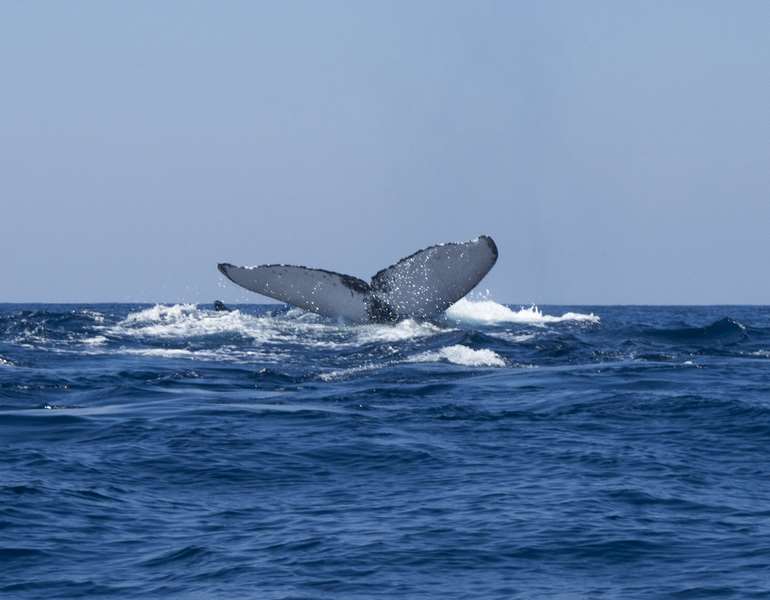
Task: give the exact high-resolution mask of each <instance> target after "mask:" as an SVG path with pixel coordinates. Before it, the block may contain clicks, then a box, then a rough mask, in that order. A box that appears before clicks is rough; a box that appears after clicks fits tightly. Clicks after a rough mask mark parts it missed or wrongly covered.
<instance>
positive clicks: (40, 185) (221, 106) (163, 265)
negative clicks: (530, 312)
mask: <svg viewBox="0 0 770 600" xmlns="http://www.w3.org/2000/svg"><path fill="white" fill-rule="evenodd" d="M769 26H770V2H767V1H766V0H761V1H751V0H745V1H742V2H735V3H733V2H709V1H695V0H689V1H681V2H641V1H638V2H637V1H631V2H590V1H589V2H570V1H562V2H556V1H552V2H470V1H467V2H444V1H430V2H429V1H421V2H405V1H404V2H366V3H364V2H352V1H351V2H332V1H325V2H270V3H268V2H226V3H218V2H131V3H119V2H66V3H65V2H60V3H55V2H50V3H29V2H4V3H2V5H0V65H1V66H2V70H1V71H0V72H2V83H1V84H0V90H1V91H2V93H0V252H2V257H3V258H2V261H0V282H1V283H0V302H54V301H91V302H99V301H125V302H133V301H149V302H154V301H165V302H210V301H212V300H213V299H215V298H221V299H222V300H224V301H226V302H235V301H248V302H253V301H257V302H261V301H265V300H264V298H263V297H260V296H255V295H253V294H251V293H249V292H247V291H245V290H240V289H239V288H236V287H235V286H234V285H232V284H229V283H225V282H224V281H223V278H222V276H221V275H220V274H219V273H218V272H217V270H216V263H217V262H220V261H227V262H232V263H235V264H261V263H274V262H283V263H291V264H305V265H308V266H317V267H324V268H328V269H332V270H337V271H341V272H345V273H349V274H352V275H357V276H360V277H363V278H367V279H368V277H369V276H370V275H372V274H373V273H375V272H376V271H377V270H379V269H380V268H382V267H384V266H386V265H388V264H391V263H393V262H395V261H396V260H397V259H399V258H400V257H402V256H405V255H407V254H410V253H411V252H413V251H414V250H416V249H418V248H422V247H425V246H427V245H430V244H433V243H437V242H443V241H457V240H465V239H470V238H473V237H476V236H477V235H479V234H481V233H488V234H490V235H492V236H493V237H494V238H495V240H496V241H497V244H498V247H499V248H500V259H499V261H498V263H497V266H496V267H495V268H494V269H493V271H492V272H491V273H490V275H489V276H488V278H487V279H486V280H485V281H484V282H482V284H481V288H482V289H487V288H488V289H489V290H490V292H491V295H492V297H493V298H494V299H496V300H499V301H505V302H516V303H529V302H537V303H543V304H545V303H562V304H591V303H603V304H613V303H635V304H641V303H770V278H768V277H767V264H768V259H769V258H770V235H768V227H769V226H770V108H769V107H770V37H769V36H768V27H769Z"/></svg>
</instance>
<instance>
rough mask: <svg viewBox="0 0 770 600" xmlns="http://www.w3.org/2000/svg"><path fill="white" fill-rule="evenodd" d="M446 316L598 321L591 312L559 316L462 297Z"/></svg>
mask: <svg viewBox="0 0 770 600" xmlns="http://www.w3.org/2000/svg"><path fill="white" fill-rule="evenodd" d="M446 315H447V317H449V318H450V319H452V320H453V321H459V322H464V323H471V324H473V323H479V324H484V325H494V324H496V323H518V324H521V325H543V324H547V323H563V322H565V321H584V322H589V323H598V322H599V320H600V319H599V317H598V316H597V315H595V314H593V313H589V314H584V313H575V312H567V313H564V314H563V315H561V316H560V317H557V316H554V315H546V314H543V311H542V310H540V309H539V308H538V307H537V306H535V305H532V306H530V307H529V308H525V307H521V308H520V309H519V310H512V309H510V308H508V307H507V306H505V305H503V304H498V303H497V302H494V301H493V300H469V299H467V298H462V299H461V300H459V301H458V302H456V303H455V304H453V305H452V306H450V307H449V309H448V310H447V311H446Z"/></svg>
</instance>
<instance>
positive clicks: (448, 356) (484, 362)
mask: <svg viewBox="0 0 770 600" xmlns="http://www.w3.org/2000/svg"><path fill="white" fill-rule="evenodd" d="M441 361H446V362H450V363H453V364H455V365H464V366H467V367H504V366H505V360H504V359H503V358H502V357H501V356H500V355H499V354H497V353H496V352H493V351H492V350H489V349H487V348H482V349H481V350H474V349H473V348H469V347H468V346H464V345H462V344H455V345H454V346H445V347H444V348H441V349H439V350H437V351H435V352H423V353H422V354H418V355H416V356H413V357H412V358H410V359H409V362H441Z"/></svg>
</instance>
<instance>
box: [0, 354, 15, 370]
mask: <svg viewBox="0 0 770 600" xmlns="http://www.w3.org/2000/svg"><path fill="white" fill-rule="evenodd" d="M12 366H14V364H13V363H12V362H11V361H10V360H8V359H7V358H3V357H2V356H0V367H12Z"/></svg>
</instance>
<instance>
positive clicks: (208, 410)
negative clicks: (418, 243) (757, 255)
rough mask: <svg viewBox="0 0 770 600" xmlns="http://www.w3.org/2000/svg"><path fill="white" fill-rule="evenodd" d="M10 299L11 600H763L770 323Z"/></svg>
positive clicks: (754, 314) (1, 490)
mask: <svg viewBox="0 0 770 600" xmlns="http://www.w3.org/2000/svg"><path fill="white" fill-rule="evenodd" d="M211 308H212V307H211V306H204V305H200V306H193V305H174V306H163V305H157V306H150V305H142V306H139V305H8V304H6V305H0V596H2V597H3V598H16V597H18V598H71V597H83V596H88V597H121V598H123V597H125V598H151V597H174V598H209V597H216V598H268V599H270V598H275V599H277V598H356V599H365V598H417V599H422V598H425V599H427V598H725V597H734V598H770V461H769V460H768V458H769V457H770V308H768V307H734V306H730V307H724V306H722V307H720V306H713V307H675V308H674V307H659V306H656V307H557V306H549V307H543V310H542V312H541V311H540V310H538V309H535V308H529V309H527V308H524V309H519V308H518V307H506V306H502V305H500V304H496V303H494V302H491V301H488V300H478V301H465V300H464V301H461V302H460V303H459V304H458V305H456V306H455V307H453V308H452V309H451V310H450V312H449V314H448V316H447V318H446V319H445V320H442V321H440V322H437V323H416V322H411V321H407V322H403V323H399V324H396V325H367V326H349V325H344V324H340V323H337V322H333V321H330V320H326V319H323V318H320V317H317V316H315V315H309V314H305V313H302V312H301V311H298V310H296V309H292V310H288V309H285V308H276V307H275V306H257V305H250V306H240V307H238V309H237V310H235V311H233V312H215V311H213V310H212V309H211Z"/></svg>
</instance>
